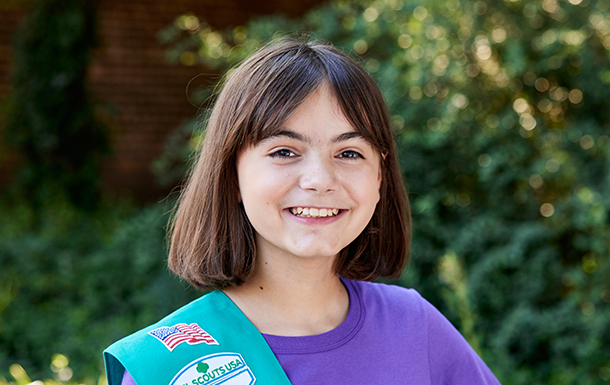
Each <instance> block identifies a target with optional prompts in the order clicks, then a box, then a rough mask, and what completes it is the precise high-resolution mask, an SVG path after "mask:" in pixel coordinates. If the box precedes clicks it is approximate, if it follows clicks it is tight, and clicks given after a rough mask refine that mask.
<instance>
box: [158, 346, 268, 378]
mask: <svg viewBox="0 0 610 385" xmlns="http://www.w3.org/2000/svg"><path fill="white" fill-rule="evenodd" d="M255 382H256V378H255V377H254V374H253V373H252V370H251V369H250V368H249V367H248V365H247V364H246V361H244V359H243V357H242V356H241V354H239V353H216V354H210V355H208V356H205V357H201V358H199V359H197V360H195V361H193V362H191V363H190V364H188V365H187V366H185V367H184V368H182V370H180V372H178V374H176V375H175V376H174V378H173V379H172V381H171V382H170V383H169V385H220V384H224V385H251V384H254V383H255Z"/></svg>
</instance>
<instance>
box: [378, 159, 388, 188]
mask: <svg viewBox="0 0 610 385" xmlns="http://www.w3.org/2000/svg"><path fill="white" fill-rule="evenodd" d="M387 156H388V153H387V152H386V153H384V154H381V160H382V162H380V163H381V164H380V165H379V175H378V176H377V181H378V182H379V186H380V187H381V179H382V178H381V170H382V169H383V161H384V160H385V158H386V157H387Z"/></svg>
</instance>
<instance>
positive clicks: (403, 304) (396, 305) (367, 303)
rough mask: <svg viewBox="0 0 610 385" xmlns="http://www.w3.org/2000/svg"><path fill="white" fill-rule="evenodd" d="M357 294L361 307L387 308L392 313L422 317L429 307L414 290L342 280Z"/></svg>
mask: <svg viewBox="0 0 610 385" xmlns="http://www.w3.org/2000/svg"><path fill="white" fill-rule="evenodd" d="M344 282H345V284H346V285H350V286H351V289H352V290H353V291H354V292H355V293H357V296H358V297H359V299H360V301H361V302H362V305H363V306H364V307H365V308H366V309H367V310H368V309H371V308H374V309H380V308H388V309H392V310H393V311H399V312H400V311H408V312H409V313H416V315H418V316H422V315H423V314H424V313H425V312H426V311H427V309H426V308H427V307H428V306H431V305H430V304H429V303H428V302H427V301H426V300H425V299H424V298H423V297H422V296H421V295H420V294H419V293H418V292H417V291H416V290H414V289H408V288H404V287H401V286H396V285H388V284H384V283H375V282H365V281H355V280H349V279H345V280H344Z"/></svg>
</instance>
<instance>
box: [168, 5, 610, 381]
mask: <svg viewBox="0 0 610 385" xmlns="http://www.w3.org/2000/svg"><path fill="white" fill-rule="evenodd" d="M609 7H610V3H609V2H608V1H607V0H569V1H563V0H562V1H557V0H543V1H541V2H525V1H521V0H506V1H502V0H486V1H476V2H471V1H466V0H450V1H445V0H443V1H440V0H419V1H411V2H404V1H402V0H378V1H370V0H361V1H352V2H347V1H334V2H331V3H329V4H327V5H324V6H322V7H320V8H318V9H315V10H312V11H310V12H309V13H307V14H306V15H305V16H304V17H303V18H301V19H297V20H289V19H286V18H284V17H266V18H257V19H254V20H252V21H251V22H249V23H248V24H247V25H245V26H238V27H235V28H234V29H231V30H214V29H213V28H211V27H210V26H208V25H207V24H206V23H205V22H204V21H202V20H200V19H199V18H198V17H197V16H195V15H184V16H181V17H180V18H178V19H177V20H176V22H175V24H174V25H173V26H170V27H168V28H167V29H165V30H163V31H161V33H160V35H159V36H160V39H161V40H162V41H163V42H165V43H167V44H169V45H170V49H169V50H168V58H169V59H170V60H173V61H175V62H179V63H181V64H183V65H196V64H203V65H205V66H206V67H210V68H216V69H218V70H220V71H222V72H224V73H227V74H229V76H230V68H231V67H232V66H234V65H236V64H237V63H239V62H240V61H241V60H243V59H244V58H245V57H247V56H248V55H249V54H250V53H251V52H252V51H253V50H254V49H255V48H256V47H258V46H260V45H261V44H263V43H265V42H266V41H268V40H270V39H272V38H273V37H277V36H282V35H290V34H294V33H295V32H297V33H306V34H310V35H311V36H312V37H315V38H318V39H322V40H324V41H329V42H332V43H333V44H335V45H336V46H338V47H340V48H342V49H344V50H345V51H347V52H351V53H352V54H354V55H355V54H358V55H360V57H361V60H362V63H363V65H364V66H365V68H367V70H368V71H369V72H370V73H371V74H372V75H373V76H374V77H375V78H376V80H377V82H378V84H379V86H380V88H381V89H382V91H383V93H384V95H385V98H386V100H387V102H388V104H389V106H390V109H391V111H392V113H393V116H392V121H393V127H394V129H395V133H396V140H397V144H398V150H399V153H400V158H401V164H402V169H403V171H404V174H405V176H406V177H407V179H408V181H409V186H410V199H411V203H412V207H413V217H414V223H415V228H414V244H413V252H412V257H413V262H412V264H411V266H410V268H409V270H408V271H407V273H406V274H405V276H404V277H403V279H402V281H401V283H402V284H405V285H410V286H414V287H416V288H418V289H419V290H420V291H421V292H422V293H423V294H424V296H425V297H426V298H428V299H430V300H431V301H432V302H433V303H435V304H436V305H437V306H438V307H440V308H441V309H442V310H443V311H444V312H445V313H446V314H447V315H448V316H449V317H450V319H451V320H452V321H454V322H455V323H456V324H457V325H459V326H460V327H461V328H462V329H463V330H464V332H465V334H466V335H467V336H468V337H469V339H470V341H471V342H473V344H474V341H475V340H476V341H478V342H479V343H480V346H481V351H482V354H483V356H484V358H485V359H486V361H487V362H488V363H489V365H490V366H491V367H492V368H493V369H494V370H495V372H496V373H497V375H498V377H499V378H500V379H501V381H502V383H504V384H526V383H557V384H597V383H600V381H608V380H610V338H609V336H610V305H609V302H610V284H609V282H610V266H609V263H608V262H609V258H608V255H609V254H610V220H609V217H608V211H609V209H610V161H609V159H610V157H609V155H610V137H609V136H608V134H609V132H608V127H609V124H610V108H609V105H608V100H610V87H609V86H608V83H610V61H609V60H608V58H609V50H610V12H609Z"/></svg>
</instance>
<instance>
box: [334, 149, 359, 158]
mask: <svg viewBox="0 0 610 385" xmlns="http://www.w3.org/2000/svg"><path fill="white" fill-rule="evenodd" d="M338 157H339V158H347V159H356V158H360V159H364V156H362V154H360V153H359V152H356V151H353V150H346V151H343V152H341V153H340V154H339V155H338Z"/></svg>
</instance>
